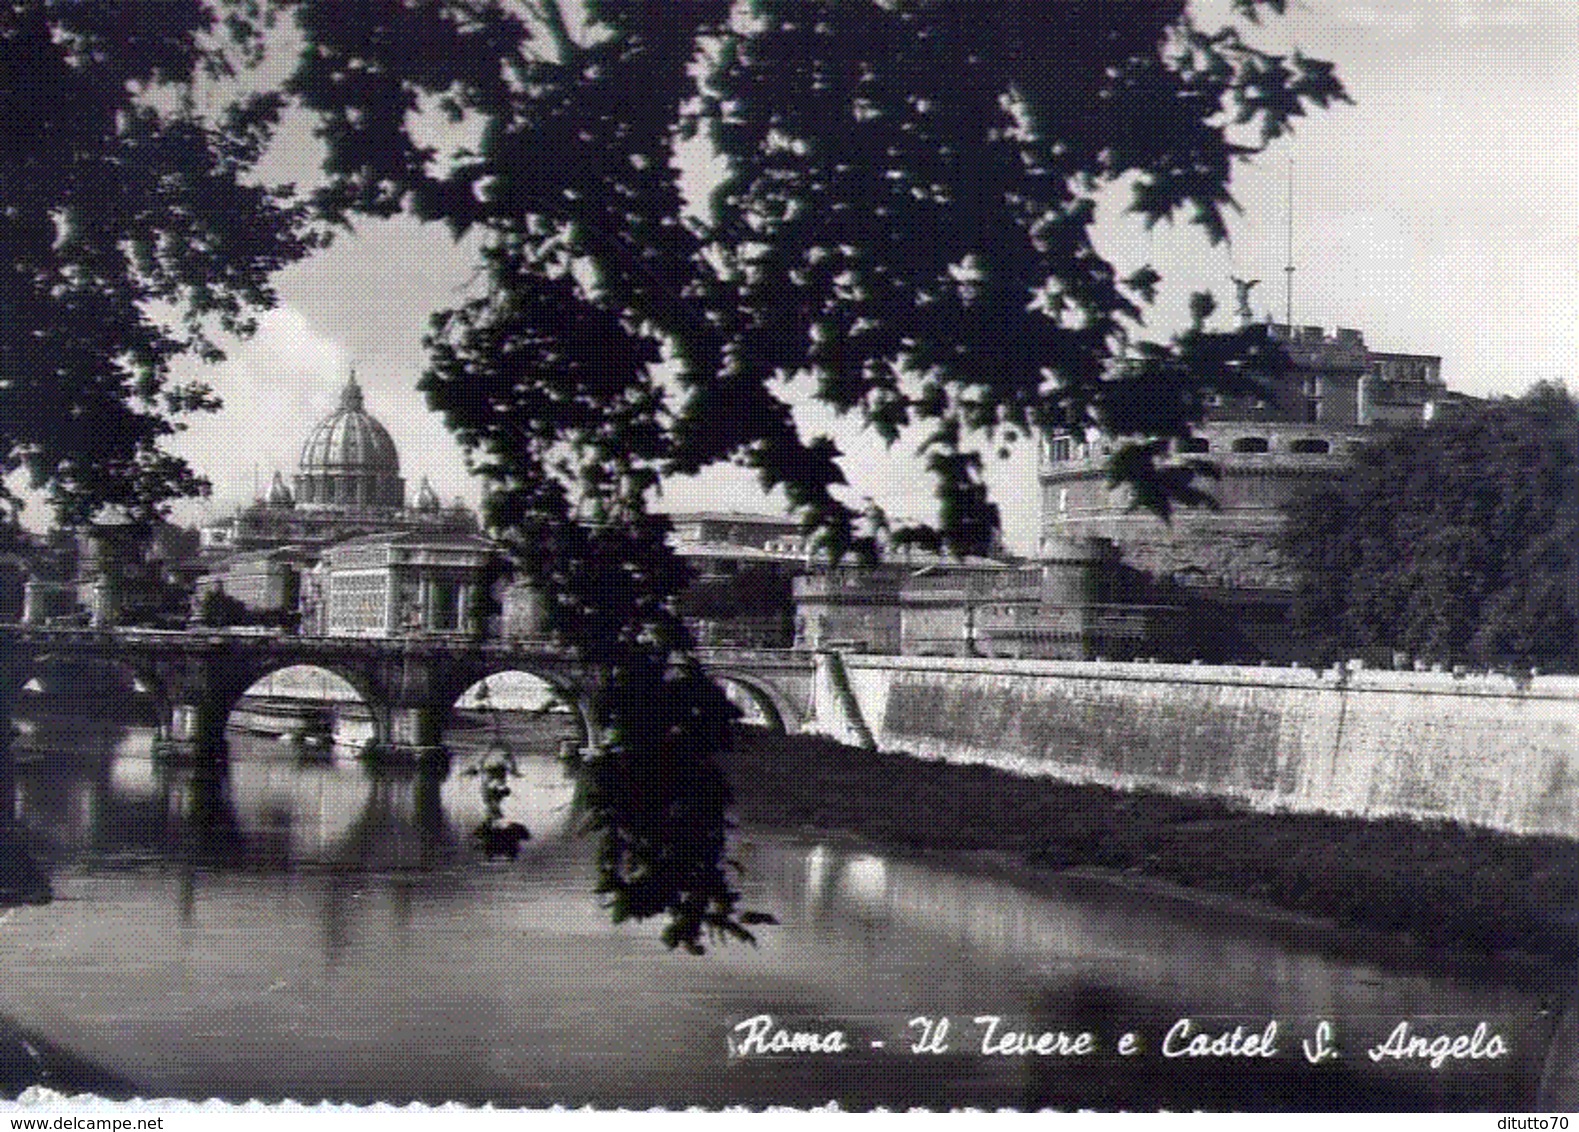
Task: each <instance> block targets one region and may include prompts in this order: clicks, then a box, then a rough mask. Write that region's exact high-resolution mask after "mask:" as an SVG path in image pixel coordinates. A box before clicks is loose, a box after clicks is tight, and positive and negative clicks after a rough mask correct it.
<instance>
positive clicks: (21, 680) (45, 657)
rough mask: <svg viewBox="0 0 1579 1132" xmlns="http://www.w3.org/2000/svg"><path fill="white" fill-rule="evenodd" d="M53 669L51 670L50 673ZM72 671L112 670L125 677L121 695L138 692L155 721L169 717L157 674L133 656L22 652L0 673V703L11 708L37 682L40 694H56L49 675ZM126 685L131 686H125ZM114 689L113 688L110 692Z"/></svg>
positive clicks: (167, 697) (166, 697) (168, 701)
mask: <svg viewBox="0 0 1579 1132" xmlns="http://www.w3.org/2000/svg"><path fill="white" fill-rule="evenodd" d="M52 670H53V671H52ZM72 670H76V671H77V672H78V673H79V674H80V673H81V672H83V671H84V670H98V671H100V672H103V671H106V670H108V671H112V672H115V673H117V674H119V675H121V676H124V677H126V678H127V680H126V683H125V684H123V685H122V686H121V688H120V689H119V690H120V691H122V692H135V691H136V690H138V689H141V691H142V692H143V694H144V695H146V696H148V697H149V699H151V700H152V701H153V703H154V709H155V711H156V713H157V718H158V719H160V720H163V719H165V718H167V717H168V715H169V711H170V707H171V697H170V694H169V689H168V687H167V685H166V683H165V681H164V680H162V679H161V678H160V675H159V673H158V671H157V670H156V669H154V668H152V667H151V666H148V665H144V664H139V663H138V662H137V660H136V659H135V658H133V657H129V656H122V655H117V654H114V653H107V654H105V655H102V656H84V655H82V654H81V653H80V652H73V651H66V650H57V649H50V648H45V649H41V650H39V651H37V652H24V653H22V654H21V655H19V656H18V655H13V656H12V657H11V658H10V659H9V660H8V663H7V664H5V665H4V667H3V670H0V680H3V681H4V684H5V686H4V687H3V688H0V703H4V704H7V705H11V706H12V707H13V708H14V706H15V705H16V704H17V703H18V700H19V698H20V697H21V696H23V695H24V694H25V692H24V689H26V687H27V686H28V685H29V684H31V683H33V682H34V681H37V682H38V684H39V687H40V690H41V691H42V692H46V693H47V692H55V691H58V690H59V689H58V684H57V686H56V687H51V685H52V684H56V681H55V680H51V679H50V677H51V676H59V675H60V674H61V673H62V672H64V673H65V674H67V675H69V674H70V673H71V671H72ZM78 683H81V681H80V680H79V681H78ZM128 685H130V686H129V687H128ZM93 687H94V688H95V690H100V689H102V688H103V685H100V684H96V683H95V684H94V685H93ZM111 690H114V689H111Z"/></svg>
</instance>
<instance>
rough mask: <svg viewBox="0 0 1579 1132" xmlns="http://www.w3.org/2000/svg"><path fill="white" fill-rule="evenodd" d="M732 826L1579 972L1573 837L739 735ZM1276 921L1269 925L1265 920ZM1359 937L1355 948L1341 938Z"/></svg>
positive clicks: (814, 739) (803, 739)
mask: <svg viewBox="0 0 1579 1132" xmlns="http://www.w3.org/2000/svg"><path fill="white" fill-rule="evenodd" d="M728 759H729V762H728V766H729V772H730V779H731V782H732V784H733V787H734V791H735V810H734V812H735V815H736V818H737V820H738V821H739V822H740V824H741V825H743V826H746V827H751V826H775V827H780V828H786V829H798V830H802V831H805V832H810V833H816V834H825V835H833V836H840V835H845V836H852V837H856V838H860V839H862V840H866V841H869V842H871V843H873V844H874V845H876V846H879V847H882V848H885V849H889V850H893V851H897V852H901V853H912V854H942V855H952V856H956V857H970V858H976V859H986V860H990V861H994V862H998V863H1001V864H1004V865H1007V866H1008V867H1009V868H1011V869H1012V870H1014V871H1015V872H1016V873H1017V874H1020V875H1029V876H1030V877H1032V878H1034V877H1037V876H1052V875H1063V876H1069V875H1071V874H1072V873H1073V875H1080V874H1082V873H1085V874H1089V873H1091V872H1092V871H1093V870H1101V871H1103V872H1107V873H1110V874H1115V875H1118V876H1122V877H1125V878H1127V879H1129V880H1130V881H1132V882H1135V883H1146V882H1148V881H1152V882H1166V883H1167V884H1168V885H1171V886H1178V889H1179V890H1181V891H1182V893H1183V894H1185V895H1191V894H1193V895H1196V896H1198V897H1204V898H1209V899H1228V900H1237V901H1243V902H1249V903H1251V904H1253V906H1255V907H1256V908H1258V909H1259V910H1260V911H1262V912H1265V913H1275V911H1276V910H1283V911H1285V912H1289V913H1296V914H1299V915H1300V916H1303V917H1315V918H1318V919H1319V920H1320V921H1323V923H1321V924H1320V925H1319V926H1320V927H1322V928H1325V929H1327V930H1326V931H1325V933H1323V934H1325V935H1326V936H1327V937H1328V938H1329V939H1333V938H1337V939H1339V940H1341V939H1342V937H1343V935H1344V933H1345V930H1346V929H1362V930H1363V931H1365V932H1367V933H1373V934H1372V938H1371V939H1370V940H1368V941H1367V944H1366V952H1367V954H1372V953H1373V952H1374V945H1376V944H1377V943H1383V944H1388V943H1390V944H1394V945H1396V950H1397V951H1398V952H1399V953H1400V954H1402V953H1406V952H1408V953H1412V954H1414V955H1415V956H1417V957H1427V958H1431V959H1450V960H1453V961H1455V962H1463V963H1468V964H1471V965H1479V964H1481V963H1484V962H1508V963H1511V964H1512V965H1513V966H1514V967H1516V968H1518V969H1520V970H1534V971H1537V972H1555V971H1561V970H1564V969H1567V968H1570V967H1571V966H1572V964H1574V963H1575V962H1576V961H1579V843H1576V842H1570V841H1567V840H1563V839H1560V838H1555V837H1518V836H1514V835H1511V834H1505V833H1498V832H1494V831H1490V830H1484V829H1478V828H1474V827H1469V826H1464V825H1458V824H1454V823H1449V822H1442V821H1415V820H1411V819H1404V818H1389V819H1384V820H1375V821H1372V820H1365V819H1360V818H1353V817H1338V816H1332V815H1321V814H1265V813H1257V812H1254V811H1251V810H1249V809H1247V808H1245V807H1243V806H1240V805H1236V804H1233V803H1230V802H1227V801H1222V800H1218V799H1212V798H1205V797H1181V796H1176V795H1171V794H1163V793H1157V792H1146V791H1135V792H1129V791H1119V790H1114V789H1110V788H1106V787H1102V786H1094V785H1078V784H1070V783H1064V782H1058V781H1054V780H1052V779H1046V778H1030V777H1025V776H1020V775H1015V774H1011V773H1008V772H1005V771H1001V770H997V769H994V768H991V767H983V766H969V765H960V764H952V763H944V762H938V761H931V760H923V759H918V758H914V757H911V756H909V755H904V754H893V753H883V752H879V751H871V750H863V749H860V748H856V747H849V746H845V745H843V744H840V743H837V742H835V741H833V740H830V739H826V738H823V737H820V736H809V735H780V734H773V733H769V732H766V731H763V730H760V729H756V728H741V729H739V733H738V739H737V742H736V744H735V747H734V749H733V750H732V752H731V753H730V755H729V756H728ZM1274 918H1275V915H1274ZM1350 942H1354V941H1350Z"/></svg>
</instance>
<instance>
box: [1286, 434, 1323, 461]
mask: <svg viewBox="0 0 1579 1132" xmlns="http://www.w3.org/2000/svg"><path fill="white" fill-rule="evenodd" d="M1288 447H1289V451H1291V452H1298V453H1300V454H1301V455H1304V456H1324V455H1326V454H1327V453H1328V452H1331V451H1332V445H1330V444H1328V443H1327V442H1326V441H1325V440H1317V439H1315V438H1314V437H1305V438H1303V439H1300V440H1296V441H1294V443H1292V444H1290V445H1289V446H1288Z"/></svg>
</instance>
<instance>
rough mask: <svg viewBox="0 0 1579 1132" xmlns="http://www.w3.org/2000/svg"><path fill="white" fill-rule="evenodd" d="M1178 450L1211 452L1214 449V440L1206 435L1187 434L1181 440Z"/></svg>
mask: <svg viewBox="0 0 1579 1132" xmlns="http://www.w3.org/2000/svg"><path fill="white" fill-rule="evenodd" d="M1178 450H1179V451H1180V452H1210V451H1211V450H1212V442H1211V441H1210V440H1207V439H1206V437H1204V436H1186V437H1185V438H1184V439H1182V440H1180V441H1179V446H1178Z"/></svg>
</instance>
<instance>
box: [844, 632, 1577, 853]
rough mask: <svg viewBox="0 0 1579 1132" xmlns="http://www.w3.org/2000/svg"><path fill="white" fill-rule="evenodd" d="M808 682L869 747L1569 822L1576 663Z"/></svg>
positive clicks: (848, 676) (1301, 804)
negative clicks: (1541, 668) (1517, 675)
mask: <svg viewBox="0 0 1579 1132" xmlns="http://www.w3.org/2000/svg"><path fill="white" fill-rule="evenodd" d="M814 698H815V703H814V705H813V707H814V713H815V715H814V719H813V721H812V729H814V730H819V731H822V732H823V733H825V734H830V735H832V736H834V737H836V738H839V739H842V740H844V741H846V742H852V743H862V744H873V745H875V746H877V747H878V748H880V749H883V750H890V751H908V752H911V753H914V754H917V755H920V756H923V757H930V758H940V759H946V760H950V761H955V762H970V763H985V764H989V765H992V766H997V767H1001V768H1003V769H1006V770H1011V771H1016V772H1019V773H1024V774H1038V775H1047V776H1049V777H1053V778H1057V779H1061V780H1064V781H1069V782H1095V783H1101V784H1104V785H1108V786H1115V787H1119V788H1126V789H1130V788H1152V789H1161V790H1166V791H1171V792H1175V793H1187V794H1209V795H1217V796H1222V797H1228V798H1234V799H1238V800H1240V801H1243V802H1245V803H1247V804H1249V805H1250V806H1251V807H1253V808H1255V809H1259V810H1267V811H1275V810H1294V811H1319V812H1327V813H1335V814H1355V815H1361V816H1367V817H1382V816H1392V815H1408V816H1413V817H1420V818H1446V819H1452V820H1457V821H1462V822H1468V823H1471V824H1475V825H1482V826H1487V827H1490V828H1493V829H1500V830H1505V831H1508V832H1513V833H1551V834H1558V835H1561V836H1568V837H1579V677H1566V676H1537V677H1534V678H1533V679H1528V680H1522V681H1515V680H1514V679H1513V678H1510V677H1505V676H1496V675H1470V676H1457V677H1455V676H1453V675H1451V674H1449V673H1431V672H1389V671H1376V670H1365V669H1361V670H1352V671H1351V670H1344V669H1334V670H1332V671H1329V672H1325V673H1318V672H1313V671H1311V670H1309V669H1297V668H1248V667H1228V666H1205V665H1169V664H1130V663H1104V662H1090V663H1087V662H1076V661H1030V660H987V659H976V658H952V657H896V656H858V655H847V656H838V655H834V654H823V655H820V656H819V658H818V668H817V676H816V687H815V697H814Z"/></svg>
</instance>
